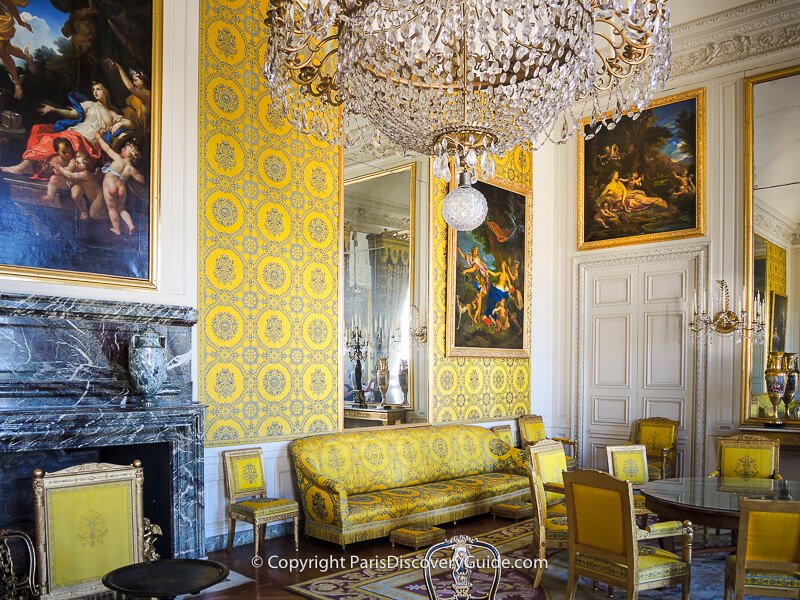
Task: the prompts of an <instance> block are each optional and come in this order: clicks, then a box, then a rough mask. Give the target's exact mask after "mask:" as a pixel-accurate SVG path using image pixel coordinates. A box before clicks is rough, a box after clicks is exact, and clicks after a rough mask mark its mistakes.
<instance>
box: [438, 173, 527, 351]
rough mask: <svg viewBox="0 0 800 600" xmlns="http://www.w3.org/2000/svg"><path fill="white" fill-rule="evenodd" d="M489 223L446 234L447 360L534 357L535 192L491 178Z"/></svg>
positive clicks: (486, 185) (480, 185)
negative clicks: (531, 337) (531, 339)
mask: <svg viewBox="0 0 800 600" xmlns="http://www.w3.org/2000/svg"><path fill="white" fill-rule="evenodd" d="M473 187H475V189H477V190H479V191H480V192H481V193H482V194H483V195H484V196H485V197H486V203H487V204H488V207H489V210H488V213H487V215H486V220H485V221H484V222H483V223H482V224H481V225H480V226H479V227H478V228H477V229H475V230H473V231H455V230H453V229H451V230H449V232H448V246H447V307H448V310H447V336H446V337H447V356H478V357H492V358H526V357H528V356H530V349H529V346H528V337H529V336H528V331H529V329H530V308H529V306H530V290H531V237H530V232H531V213H532V208H531V204H532V201H531V190H530V188H525V187H523V186H519V185H517V184H514V183H511V182H508V181H504V180H500V179H494V178H492V179H488V180H486V181H478V182H476V183H475V184H474V186H473Z"/></svg>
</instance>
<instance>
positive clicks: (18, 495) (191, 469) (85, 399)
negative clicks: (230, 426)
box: [0, 294, 205, 558]
mask: <svg viewBox="0 0 800 600" xmlns="http://www.w3.org/2000/svg"><path fill="white" fill-rule="evenodd" d="M196 322H197V316H196V311H195V310H194V309H191V308H184V307H174V306H162V305H152V304H136V303H123V302H102V301H85V300H74V299H66V298H51V297H44V296H20V295H10V294H0V528H13V527H24V526H25V524H26V523H30V522H32V521H33V496H32V493H31V486H30V484H31V474H32V472H33V469H34V468H42V469H44V470H45V471H56V470H59V469H62V468H65V467H67V466H71V465H75V464H80V463H85V462H111V463H118V464H130V463H131V462H132V461H133V460H134V459H137V458H138V459H140V460H141V461H142V464H143V466H144V473H145V489H144V508H145V510H144V513H145V516H147V517H148V518H150V519H151V520H152V521H153V522H155V523H158V524H159V525H160V526H161V528H162V530H163V531H164V537H163V538H162V540H161V541H160V542H159V544H158V546H157V549H158V550H159V552H160V554H161V555H162V557H165V558H168V557H172V558H197V557H201V556H204V555H205V547H204V526H203V516H204V513H203V504H204V503H203V407H202V406H200V405H198V404H196V403H194V402H193V401H192V381H191V355H192V353H191V344H192V332H191V329H192V326H193V325H194V324H195V323H196ZM146 327H150V328H153V329H155V330H157V331H159V333H161V334H162V335H164V336H166V339H167V346H168V351H167V355H168V356H167V360H168V371H167V373H168V374H167V379H166V381H165V383H164V385H163V386H162V388H161V390H160V391H159V393H158V396H157V398H156V400H155V402H150V401H149V402H147V403H146V406H145V403H144V402H143V401H142V398H140V397H137V396H136V395H135V393H134V392H133V390H132V388H131V386H130V383H129V380H128V370H127V356H128V341H129V340H130V337H131V335H133V334H135V333H139V332H141V331H142V330H144V329H145V328H146Z"/></svg>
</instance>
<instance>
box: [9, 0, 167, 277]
mask: <svg viewBox="0 0 800 600" xmlns="http://www.w3.org/2000/svg"><path fill="white" fill-rule="evenodd" d="M12 4H14V5H15V7H16V6H21V5H22V4H23V2H22V1H21V0H14V1H13V2H9V3H5V6H6V10H7V12H8V11H11V12H13V10H12V8H9V7H11V5H12ZM16 10H17V12H19V11H20V10H23V9H22V8H19V9H16ZM12 16H13V15H11V14H10V13H9V16H8V18H9V20H11V18H12ZM18 16H19V19H16V23H15V24H14V25H12V26H11V29H10V31H9V33H8V35H10V36H11V38H10V39H9V41H8V48H9V50H8V52H9V53H10V54H11V55H13V56H16V57H18V58H17V62H16V68H13V69H12V68H11V67H10V66H9V65H10V64H13V60H12V62H11V63H9V62H6V61H3V65H4V66H3V67H2V68H0V104H2V106H0V111H1V112H0V141H2V142H3V143H2V146H1V149H0V199H2V201H3V204H4V206H5V207H6V208H5V211H4V219H3V222H2V223H0V276H1V277H7V278H14V279H26V280H35V281H41V282H47V283H64V284H71V285H83V284H85V285H98V286H111V287H117V288H129V289H156V288H157V282H158V273H157V270H158V260H157V257H158V219H159V204H160V180H161V177H160V163H161V156H160V149H161V79H162V78H161V68H162V35H163V33H162V29H163V0H145V1H144V2H139V3H134V4H131V3H129V2H125V0H94V1H93V2H91V3H89V7H88V8H87V7H85V6H84V5H83V4H81V3H75V2H73V3H67V2H60V3H55V2H50V0H29V2H27V3H25V6H24V12H21V13H19V15H18ZM0 54H2V52H0ZM9 84H10V85H9ZM4 90H5V91H4Z"/></svg>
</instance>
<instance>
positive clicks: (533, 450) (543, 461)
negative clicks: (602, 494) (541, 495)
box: [527, 440, 567, 514]
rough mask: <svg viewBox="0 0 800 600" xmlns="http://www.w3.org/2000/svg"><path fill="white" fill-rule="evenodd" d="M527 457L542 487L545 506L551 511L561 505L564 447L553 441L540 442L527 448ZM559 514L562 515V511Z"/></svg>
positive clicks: (565, 466) (565, 467) (564, 465)
mask: <svg viewBox="0 0 800 600" xmlns="http://www.w3.org/2000/svg"><path fill="white" fill-rule="evenodd" d="M527 455H528V456H527V458H528V463H529V464H530V465H531V467H532V468H533V469H534V471H535V472H536V474H537V475H538V477H539V479H540V480H541V482H542V485H543V486H544V492H545V502H546V504H547V506H548V507H550V508H551V509H553V508H554V507H555V506H556V505H558V504H562V505H563V504H564V471H566V470H567V458H566V456H565V455H564V446H562V445H561V443H560V442H557V441H555V440H542V441H541V442H536V443H535V444H533V445H532V446H528V447H527ZM562 509H563V507H562ZM556 510H560V509H556ZM561 514H564V513H563V511H562V512H561Z"/></svg>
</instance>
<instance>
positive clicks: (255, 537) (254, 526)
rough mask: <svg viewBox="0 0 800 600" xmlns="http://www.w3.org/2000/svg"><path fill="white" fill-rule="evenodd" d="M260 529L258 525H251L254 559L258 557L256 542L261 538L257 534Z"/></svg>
mask: <svg viewBox="0 0 800 600" xmlns="http://www.w3.org/2000/svg"><path fill="white" fill-rule="evenodd" d="M260 529H261V528H260V527H259V526H258V523H253V544H254V545H253V556H254V557H256V556H258V542H259V539H258V538H260V537H261V535H260V534H259V532H260Z"/></svg>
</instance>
